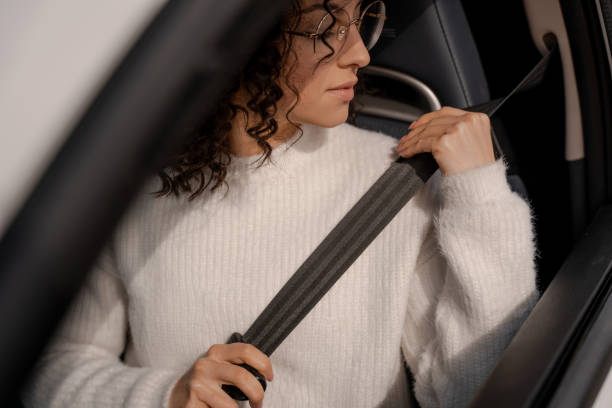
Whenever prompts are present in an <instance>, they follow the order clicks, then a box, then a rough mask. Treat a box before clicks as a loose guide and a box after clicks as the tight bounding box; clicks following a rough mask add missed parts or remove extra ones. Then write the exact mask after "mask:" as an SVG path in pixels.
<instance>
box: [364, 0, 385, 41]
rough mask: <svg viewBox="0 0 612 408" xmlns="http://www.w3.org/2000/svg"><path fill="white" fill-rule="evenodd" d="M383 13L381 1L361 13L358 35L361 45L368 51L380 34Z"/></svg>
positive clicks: (370, 5)
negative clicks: (359, 35)
mask: <svg viewBox="0 0 612 408" xmlns="http://www.w3.org/2000/svg"><path fill="white" fill-rule="evenodd" d="M385 13H386V10H385V3H383V2H382V1H375V2H374V3H370V4H369V5H368V6H367V7H366V8H365V9H364V11H363V19H362V20H361V25H360V27H359V34H361V38H362V40H363V43H364V44H365V46H366V48H367V49H368V50H371V49H372V47H374V44H376V42H377V41H378V38H379V37H380V33H382V29H383V26H384V25H385V18H386V14H385Z"/></svg>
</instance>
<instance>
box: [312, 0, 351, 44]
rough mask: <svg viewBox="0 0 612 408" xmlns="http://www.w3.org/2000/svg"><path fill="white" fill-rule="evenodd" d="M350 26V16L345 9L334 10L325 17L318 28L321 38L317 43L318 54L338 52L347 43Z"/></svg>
mask: <svg viewBox="0 0 612 408" xmlns="http://www.w3.org/2000/svg"><path fill="white" fill-rule="evenodd" d="M348 25H349V15H348V14H347V13H346V11H344V10H343V9H336V10H333V11H332V13H331V14H327V15H325V17H323V19H322V20H321V22H320V23H319V26H318V27H317V34H319V35H320V37H319V40H317V42H316V47H315V52H316V54H318V55H326V54H329V53H330V52H332V51H334V52H338V51H339V50H340V49H341V48H342V45H343V44H344V42H345V41H346V37H347V35H348V29H349V27H348Z"/></svg>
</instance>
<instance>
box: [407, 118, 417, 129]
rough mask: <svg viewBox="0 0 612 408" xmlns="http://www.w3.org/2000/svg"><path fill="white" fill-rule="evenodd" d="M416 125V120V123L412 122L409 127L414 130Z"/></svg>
mask: <svg viewBox="0 0 612 408" xmlns="http://www.w3.org/2000/svg"><path fill="white" fill-rule="evenodd" d="M415 123H416V120H415V121H414V122H412V123H411V124H410V126H408V129H412V128H413V127H414V124H415Z"/></svg>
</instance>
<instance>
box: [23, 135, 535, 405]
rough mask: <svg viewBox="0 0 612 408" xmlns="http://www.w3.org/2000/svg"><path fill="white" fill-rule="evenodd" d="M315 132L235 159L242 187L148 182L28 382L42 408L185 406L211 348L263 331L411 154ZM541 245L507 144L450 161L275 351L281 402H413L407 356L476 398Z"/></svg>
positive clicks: (276, 401) (422, 382)
mask: <svg viewBox="0 0 612 408" xmlns="http://www.w3.org/2000/svg"><path fill="white" fill-rule="evenodd" d="M303 129H304V134H303V136H302V138H301V139H297V136H298V134H297V133H296V135H294V136H293V137H292V138H291V139H290V140H289V141H287V142H285V143H284V144H282V145H280V146H278V147H277V148H275V149H274V150H273V151H272V159H273V162H274V164H270V163H266V165H265V166H264V167H261V168H259V169H253V168H252V166H251V168H250V167H249V163H250V162H253V161H254V160H256V159H257V158H258V156H252V157H239V158H236V157H233V162H232V165H231V167H230V170H229V174H228V178H227V181H228V184H229V191H228V192H227V194H225V193H226V189H225V187H222V188H221V189H220V190H218V191H216V192H214V193H210V192H208V191H207V192H205V194H203V195H202V196H200V197H199V198H197V199H195V200H194V201H188V200H187V199H186V198H184V197H180V198H175V197H165V198H153V197H152V196H151V195H149V194H147V192H148V191H153V190H154V189H155V188H157V187H158V184H157V183H158V182H157V181H154V180H152V181H151V182H150V183H149V184H148V186H147V188H146V189H145V190H144V191H143V192H142V194H141V195H140V197H139V199H138V202H137V203H136V205H135V206H133V207H132V209H131V211H130V212H129V213H128V215H127V216H126V217H125V218H124V220H123V222H122V223H121V226H120V228H119V229H118V230H117V232H116V234H115V238H114V240H113V241H112V243H111V244H109V246H108V248H107V250H106V251H105V252H104V253H103V255H102V256H101V257H100V259H99V262H98V263H97V267H96V268H95V269H94V271H93V272H92V275H90V278H89V281H88V285H87V286H86V287H84V289H83V290H82V291H81V294H80V296H79V297H78V298H77V300H76V301H75V303H74V304H73V306H72V308H71V310H70V314H69V315H68V317H67V318H66V319H65V320H64V323H63V325H62V326H61V328H60V330H59V332H58V334H57V335H56V337H55V339H54V341H53V343H52V344H51V345H49V346H48V348H47V351H46V354H45V355H44V358H41V360H40V361H39V365H38V366H37V368H36V370H35V372H34V375H33V377H32V378H31V381H30V383H29V384H28V386H27V387H26V388H25V389H24V390H23V392H22V399H23V400H24V403H25V405H26V407H142V408H145V407H146V408H150V407H162V406H163V407H167V405H168V399H169V396H170V392H171V390H172V387H173V385H174V384H175V382H176V381H177V380H178V378H179V377H180V376H181V375H182V374H183V373H184V372H185V371H186V370H187V369H188V368H189V367H190V366H191V365H192V364H193V363H194V362H195V361H196V360H197V359H198V358H199V357H201V356H202V355H203V353H205V352H206V351H207V350H208V348H209V347H210V346H211V345H213V344H215V343H224V342H226V341H227V339H228V338H229V336H230V335H231V334H232V333H233V332H234V331H239V332H241V333H244V332H245V331H246V330H247V328H248V327H249V326H250V324H251V323H252V322H253V321H254V320H255V318H256V317H257V316H258V315H259V313H260V312H261V311H262V310H263V309H264V308H265V306H266V305H267V304H268V302H269V301H270V300H271V299H272V298H273V297H274V295H275V294H276V293H277V292H278V291H279V289H280V288H281V287H282V286H283V284H284V283H285V282H286V281H287V280H288V279H289V278H290V277H291V275H292V274H293V273H294V272H295V271H296V269H297V268H298V267H299V266H300V265H301V264H302V262H303V261H304V260H305V259H306V258H307V257H308V255H309V254H310V253H311V252H312V251H313V250H314V249H315V247H316V246H317V245H318V244H319V243H320V242H321V241H322V239H323V238H324V237H325V236H326V235H327V233H328V232H329V231H330V230H331V229H332V228H333V227H334V226H335V225H336V223H337V222H338V221H339V220H340V219H341V218H342V217H343V216H344V215H345V214H346V212H347V211H348V210H349V209H350V208H351V207H352V205H353V204H354V203H355V202H357V200H358V199H359V198H360V197H361V196H362V195H363V194H364V193H365V191H366V190H367V189H368V188H369V187H370V186H371V185H372V184H373V183H374V182H375V181H376V179H377V178H378V177H379V176H380V175H381V174H382V173H383V172H384V171H385V170H386V169H387V167H388V166H389V164H390V163H391V162H392V161H393V160H395V159H397V157H398V155H397V153H396V152H395V151H394V150H393V148H394V147H395V146H396V144H397V142H396V140H395V139H393V138H391V137H389V136H386V135H383V134H380V133H376V132H370V131H365V130H362V129H358V128H356V127H353V126H351V125H348V124H343V125H340V126H337V127H335V128H332V129H325V128H320V127H315V126H310V125H308V126H304V127H303ZM296 140H297V142H296V143H295V144H293V145H292V143H293V142H295V141H296ZM534 251H535V248H534V244H533V231H532V225H531V218H530V207H529V205H528V204H527V203H526V202H525V201H524V200H522V199H521V198H520V197H519V196H518V195H516V194H515V193H513V192H512V191H511V190H510V188H509V186H508V184H507V181H506V178H505V164H504V162H503V160H502V159H499V160H497V161H496V162H495V163H492V164H489V165H486V166H482V167H479V168H475V169H470V170H467V171H464V172H461V173H457V174H452V175H441V174H440V172H439V171H438V172H436V174H434V176H433V177H432V178H431V179H430V181H429V182H428V183H427V184H426V185H425V186H424V187H423V188H422V189H421V190H419V192H418V193H417V195H416V196H415V197H414V198H413V199H412V200H411V201H410V202H409V203H408V204H407V205H406V206H405V207H404V208H403V209H402V210H401V211H400V212H399V213H398V214H397V215H396V217H395V218H394V219H393V221H392V222H391V223H390V224H389V225H388V226H387V227H386V228H385V229H384V230H383V231H382V233H381V234H380V235H379V236H378V237H377V238H376V239H375V240H374V242H373V243H372V244H370V246H369V247H368V248H367V249H366V250H365V252H364V253H363V254H362V255H361V256H360V257H359V259H357V261H356V262H355V263H354V264H353V265H352V266H351V267H350V268H349V269H348V270H347V271H346V273H345V274H344V275H343V276H342V277H341V278H340V279H339V280H338V281H337V282H336V284H335V285H334V286H333V287H332V288H331V289H330V291H329V292H328V293H327V294H326V295H325V296H324V297H323V299H322V300H321V301H320V302H319V303H318V304H317V305H316V306H315V307H314V309H313V310H312V311H311V312H310V313H309V314H308V316H306V318H305V319H304V320H303V321H302V322H301V323H300V324H299V326H298V327H297V328H296V329H295V330H294V331H293V332H292V333H291V334H290V335H289V337H287V339H286V340H285V341H284V342H283V343H282V344H281V345H280V346H279V347H278V349H277V350H276V351H275V352H274V353H273V354H272V356H271V362H272V367H273V370H274V374H275V376H274V380H273V381H272V382H269V383H268V388H267V390H266V392H265V398H264V407H269V408H270V407H271V408H286V407H334V408H339V407H351V408H355V407H364V408H365V407H367V408H373V407H406V406H408V404H409V403H408V401H409V395H408V390H409V388H410V386H409V384H408V383H407V380H406V376H405V373H404V370H403V368H402V355H403V356H404V357H405V359H406V361H407V362H408V365H409V367H410V369H411V371H412V372H413V373H414V376H415V384H414V392H415V395H416V398H417V400H418V401H419V403H420V405H421V406H422V407H423V408H429V407H462V406H465V405H466V404H467V403H468V402H469V400H470V398H471V397H472V396H473V394H474V392H475V391H476V389H477V388H478V386H479V385H480V384H481V383H482V382H483V380H484V379H485V378H486V377H487V375H488V374H489V373H490V372H491V370H492V368H493V367H494V366H495V364H496V362H497V360H498V358H499V356H500V354H501V352H502V351H503V350H504V348H505V347H506V346H507V345H508V343H509V342H510V340H511V339H512V337H513V335H514V334H515V332H516V331H517V329H518V328H519V327H520V325H521V323H522V322H523V320H524V319H525V318H526V316H527V315H528V313H529V311H530V310H531V308H532V307H533V306H534V304H535V302H536V301H537V299H538V295H539V294H538V292H537V289H536V276H535V267H534V255H535V254H534ZM128 330H129V331H128ZM124 349H125V350H126V354H125V361H121V360H120V359H119V356H120V355H121V353H122V352H123V351H124ZM400 350H401V351H400ZM239 406H240V407H241V408H242V407H248V406H249V405H248V402H241V403H240V405H239Z"/></svg>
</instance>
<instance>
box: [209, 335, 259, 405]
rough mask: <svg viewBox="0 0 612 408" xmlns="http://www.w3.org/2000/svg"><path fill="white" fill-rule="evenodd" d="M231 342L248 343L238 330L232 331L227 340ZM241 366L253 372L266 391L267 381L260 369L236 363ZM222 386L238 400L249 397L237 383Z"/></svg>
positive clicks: (228, 342)
mask: <svg viewBox="0 0 612 408" xmlns="http://www.w3.org/2000/svg"><path fill="white" fill-rule="evenodd" d="M231 343H246V342H245V341H244V337H243V336H242V334H240V333H238V332H234V333H232V335H231V336H230V338H229V340H228V341H227V344H231ZM236 365H237V366H239V367H242V368H244V369H245V370H247V371H248V372H250V373H251V374H253V375H254V376H255V378H256V379H257V381H259V383H260V384H261V387H262V388H263V390H264V392H265V391H266V387H267V385H268V384H267V382H266V379H265V378H264V376H263V375H261V373H260V372H259V371H257V370H256V369H254V368H253V367H251V366H250V365H248V364H246V363H243V364H236ZM221 388H222V389H223V391H225V392H226V394H227V395H229V396H230V397H232V398H233V399H235V400H237V401H246V400H248V399H249V398H248V397H247V396H246V395H245V394H244V392H242V390H241V389H240V388H238V387H236V386H235V385H230V384H223V385H222V386H221Z"/></svg>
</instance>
